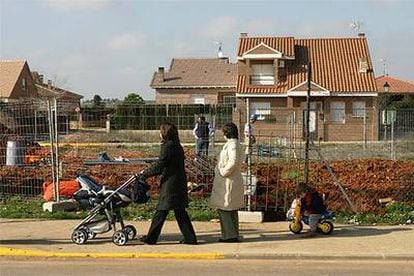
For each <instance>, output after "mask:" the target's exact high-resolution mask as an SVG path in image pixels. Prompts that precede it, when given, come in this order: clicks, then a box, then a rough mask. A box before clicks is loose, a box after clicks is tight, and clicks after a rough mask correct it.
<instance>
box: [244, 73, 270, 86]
mask: <svg viewBox="0 0 414 276" xmlns="http://www.w3.org/2000/svg"><path fill="white" fill-rule="evenodd" d="M250 84H251V85H274V84H275V76H274V75H272V74H260V75H250Z"/></svg>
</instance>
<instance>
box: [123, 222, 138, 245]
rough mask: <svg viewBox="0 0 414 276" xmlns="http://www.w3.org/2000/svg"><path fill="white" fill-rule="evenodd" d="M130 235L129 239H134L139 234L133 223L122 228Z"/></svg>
mask: <svg viewBox="0 0 414 276" xmlns="http://www.w3.org/2000/svg"><path fill="white" fill-rule="evenodd" d="M122 230H123V231H124V232H125V234H126V235H127V237H128V240H129V241H130V240H133V239H134V238H135V236H136V235H137V229H136V228H135V227H134V226H133V225H127V226H125V227H124V229H122Z"/></svg>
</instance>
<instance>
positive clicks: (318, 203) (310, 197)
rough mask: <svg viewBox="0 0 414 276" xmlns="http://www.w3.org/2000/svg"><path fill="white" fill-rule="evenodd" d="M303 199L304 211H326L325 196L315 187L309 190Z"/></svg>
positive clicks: (311, 212)
mask: <svg viewBox="0 0 414 276" xmlns="http://www.w3.org/2000/svg"><path fill="white" fill-rule="evenodd" d="M301 201H302V202H301V203H302V212H303V211H307V212H308V213H310V214H323V213H324V212H325V211H326V207H325V204H324V203H323V198H322V197H321V196H320V195H319V193H318V192H317V191H316V190H315V189H312V190H311V191H310V192H307V193H306V195H305V197H304V198H302V200H301Z"/></svg>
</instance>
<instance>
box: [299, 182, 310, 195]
mask: <svg viewBox="0 0 414 276" xmlns="http://www.w3.org/2000/svg"><path fill="white" fill-rule="evenodd" d="M310 190H311V188H310V187H309V185H308V184H306V183H305V182H299V183H298V186H297V187H296V195H298V196H299V195H300V194H301V193H307V192H309V191H310Z"/></svg>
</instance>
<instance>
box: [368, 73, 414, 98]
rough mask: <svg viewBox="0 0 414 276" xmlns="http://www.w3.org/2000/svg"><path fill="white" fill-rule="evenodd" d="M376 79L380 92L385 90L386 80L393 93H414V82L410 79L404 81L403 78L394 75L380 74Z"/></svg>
mask: <svg viewBox="0 0 414 276" xmlns="http://www.w3.org/2000/svg"><path fill="white" fill-rule="evenodd" d="M375 81H376V82H377V88H378V92H380V93H381V92H385V91H384V89H383V87H384V84H385V82H388V84H389V86H390V88H389V89H390V90H389V91H390V92H391V93H396V94H399V93H401V94H406V93H409V94H411V93H412V94H414V83H412V82H408V81H403V80H399V79H397V78H393V77H389V76H379V77H377V78H376V79H375Z"/></svg>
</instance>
